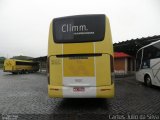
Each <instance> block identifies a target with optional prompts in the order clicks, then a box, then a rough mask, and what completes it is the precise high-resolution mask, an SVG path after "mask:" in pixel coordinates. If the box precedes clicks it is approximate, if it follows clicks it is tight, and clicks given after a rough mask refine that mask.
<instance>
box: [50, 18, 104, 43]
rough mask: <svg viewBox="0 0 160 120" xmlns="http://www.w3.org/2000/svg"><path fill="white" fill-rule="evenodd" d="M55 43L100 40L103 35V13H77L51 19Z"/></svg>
mask: <svg viewBox="0 0 160 120" xmlns="http://www.w3.org/2000/svg"><path fill="white" fill-rule="evenodd" d="M52 27H53V38H54V42H55V43H80V42H96V41H102V40H103V39H104V36H105V15H79V16H69V17H61V18H56V19H54V20H53V26H52Z"/></svg>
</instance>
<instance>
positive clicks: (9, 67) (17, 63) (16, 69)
mask: <svg viewBox="0 0 160 120" xmlns="http://www.w3.org/2000/svg"><path fill="white" fill-rule="evenodd" d="M38 70H39V63H38V62H34V61H28V60H16V59H6V60H5V61H4V68H3V71H4V72H11V73H13V74H18V73H26V72H28V73H29V72H37V71H38Z"/></svg>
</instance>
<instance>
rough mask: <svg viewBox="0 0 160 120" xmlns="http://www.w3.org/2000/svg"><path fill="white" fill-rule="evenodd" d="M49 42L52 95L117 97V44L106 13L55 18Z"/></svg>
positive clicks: (64, 96)
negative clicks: (115, 60) (113, 38)
mask: <svg viewBox="0 0 160 120" xmlns="http://www.w3.org/2000/svg"><path fill="white" fill-rule="evenodd" d="M48 45H49V47H48V94H49V96H50V97H61V98H112V97H113V96H114V83H113V45H112V39H111V32H110V26H109V20H108V18H107V17H106V16H105V15H80V16H70V17H63V18H56V19H54V20H53V21H52V22H51V25H50V33H49V44H48Z"/></svg>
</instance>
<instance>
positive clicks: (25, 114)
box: [0, 70, 160, 120]
mask: <svg viewBox="0 0 160 120" xmlns="http://www.w3.org/2000/svg"><path fill="white" fill-rule="evenodd" d="M47 84H48V83H47V78H46V75H45V74H41V73H34V74H23V75H12V74H9V73H7V74H6V73H3V72H2V71H1V70H0V114H1V117H0V119H1V118H2V120H6V118H14V119H15V120H17V119H18V120H21V119H28V120H29V119H31V118H33V119H42V120H44V119H49V118H54V119H58V120H64V119H68V120H80V119H81V120H87V119H92V120H99V119H101V120H103V119H107V118H109V119H112V120H113V119H119V120H122V119H125V118H128V119H129V118H130V117H134V118H136V117H137V118H139V119H140V118H146V119H151V118H152V119H153V117H154V118H155V119H160V88H158V87H152V88H148V87H145V86H144V85H143V84H141V83H138V82H136V81H135V78H134V77H126V78H119V79H116V80H115V85H116V96H115V98H113V99H60V98H57V99H53V98H48V94H47ZM129 115H132V116H129Z"/></svg>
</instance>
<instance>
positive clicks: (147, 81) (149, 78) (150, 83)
mask: <svg viewBox="0 0 160 120" xmlns="http://www.w3.org/2000/svg"><path fill="white" fill-rule="evenodd" d="M144 80H145V81H144V82H145V85H146V86H148V87H150V86H151V85H152V81H151V77H150V76H149V75H146V76H145V79H144Z"/></svg>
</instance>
